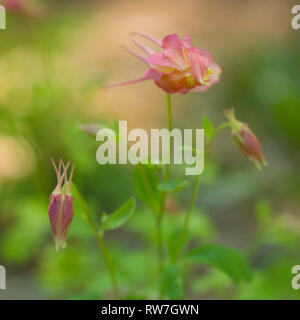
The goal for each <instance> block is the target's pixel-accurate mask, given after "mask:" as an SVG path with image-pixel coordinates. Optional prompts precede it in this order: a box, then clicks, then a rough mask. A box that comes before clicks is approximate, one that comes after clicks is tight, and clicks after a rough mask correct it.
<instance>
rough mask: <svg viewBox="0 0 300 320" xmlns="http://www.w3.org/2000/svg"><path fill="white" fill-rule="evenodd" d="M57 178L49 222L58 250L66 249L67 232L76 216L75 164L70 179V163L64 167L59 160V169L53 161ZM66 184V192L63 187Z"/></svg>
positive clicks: (51, 200)
mask: <svg viewBox="0 0 300 320" xmlns="http://www.w3.org/2000/svg"><path fill="white" fill-rule="evenodd" d="M51 162H52V165H53V167H54V170H55V172H56V176H57V185H56V187H55V189H54V190H53V192H52V194H51V195H50V202H49V208H48V213H49V220H50V225H51V229H52V233H53V237H54V241H55V246H56V250H57V251H58V250H59V249H64V248H65V247H66V237H67V231H68V229H69V227H70V224H71V222H72V220H73V216H74V205H73V200H74V199H73V197H72V193H71V182H72V176H73V171H74V162H73V164H72V168H71V173H70V176H69V179H68V177H67V173H68V168H69V166H70V162H68V163H67V164H66V165H64V163H63V161H62V160H59V165H58V167H57V166H56V164H55V162H54V161H53V160H51ZM63 184H64V190H63V188H62V185H63Z"/></svg>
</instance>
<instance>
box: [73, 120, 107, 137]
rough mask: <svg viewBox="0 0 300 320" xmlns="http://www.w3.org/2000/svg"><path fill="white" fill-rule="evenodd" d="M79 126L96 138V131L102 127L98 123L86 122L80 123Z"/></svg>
mask: <svg viewBox="0 0 300 320" xmlns="http://www.w3.org/2000/svg"><path fill="white" fill-rule="evenodd" d="M79 128H80V129H81V130H82V131H83V132H85V133H86V134H88V135H89V136H90V137H92V138H96V135H97V132H98V131H99V130H100V129H101V128H102V127H101V125H100V124H96V123H88V124H82V125H80V126H79Z"/></svg>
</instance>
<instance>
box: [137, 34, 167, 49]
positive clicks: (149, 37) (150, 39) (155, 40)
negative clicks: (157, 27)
mask: <svg viewBox="0 0 300 320" xmlns="http://www.w3.org/2000/svg"><path fill="white" fill-rule="evenodd" d="M131 34H132V35H133V36H135V35H137V36H140V37H142V38H144V39H147V40H149V41H151V42H153V43H154V44H156V45H158V46H159V47H161V46H162V41H161V40H159V39H157V38H155V37H152V36H150V35H148V34H145V33H139V32H132V33H131Z"/></svg>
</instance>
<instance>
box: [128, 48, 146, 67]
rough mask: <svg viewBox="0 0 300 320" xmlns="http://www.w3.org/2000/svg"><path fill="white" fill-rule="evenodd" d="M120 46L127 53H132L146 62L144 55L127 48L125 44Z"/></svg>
mask: <svg viewBox="0 0 300 320" xmlns="http://www.w3.org/2000/svg"><path fill="white" fill-rule="evenodd" d="M122 48H123V49H124V50H125V51H127V52H128V53H129V54H131V55H133V56H134V57H136V58H138V59H140V60H142V61H144V62H146V63H147V58H146V57H144V56H142V55H141V54H139V53H136V52H134V51H132V50H130V49H128V48H127V47H125V46H122Z"/></svg>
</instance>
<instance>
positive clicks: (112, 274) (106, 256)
mask: <svg viewBox="0 0 300 320" xmlns="http://www.w3.org/2000/svg"><path fill="white" fill-rule="evenodd" d="M76 191H77V189H76ZM77 197H78V200H79V202H80V205H81V207H82V209H83V211H84V214H85V218H86V221H87V223H88V224H89V225H90V227H91V229H92V230H93V232H94V233H95V235H96V237H97V239H98V243H99V247H100V249H101V251H102V254H103V257H104V261H105V264H106V267H107V269H108V272H109V275H110V279H111V283H112V287H113V291H114V296H115V298H116V299H119V297H120V295H119V288H118V283H117V278H116V273H115V268H114V265H113V263H112V261H111V258H110V255H109V252H108V250H107V248H106V245H105V242H104V240H103V236H102V234H101V233H100V232H99V231H98V230H97V228H96V226H95V225H94V223H93V221H92V219H91V217H90V215H89V212H88V209H87V206H86V204H85V201H84V200H83V198H82V197H81V195H80V193H79V192H77Z"/></svg>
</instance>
